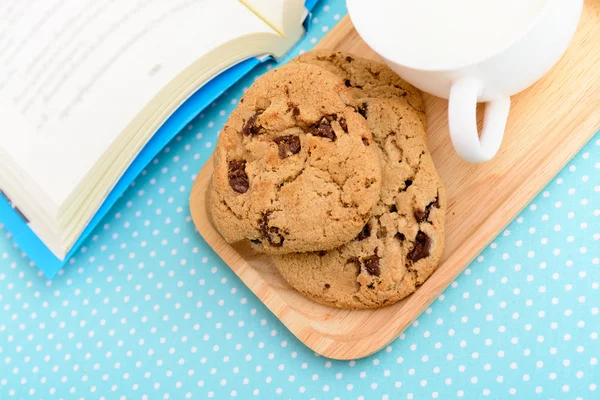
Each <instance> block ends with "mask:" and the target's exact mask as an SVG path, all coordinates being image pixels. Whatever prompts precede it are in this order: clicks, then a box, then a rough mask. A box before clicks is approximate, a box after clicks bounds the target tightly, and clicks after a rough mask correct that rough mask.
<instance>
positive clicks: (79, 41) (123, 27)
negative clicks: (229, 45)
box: [0, 0, 273, 205]
mask: <svg viewBox="0 0 600 400" xmlns="http://www.w3.org/2000/svg"><path fill="white" fill-rule="evenodd" d="M254 32H273V30H272V28H270V27H269V26H268V25H267V24H266V23H265V22H263V21H262V20H261V19H260V18H258V17H257V16H256V15H254V13H252V12H251V11H250V10H249V9H248V8H247V7H245V6H244V5H243V4H241V3H240V2H238V1H237V0H170V1H163V0H119V1H117V0H37V1H36V0H4V1H2V2H0V65H1V66H2V67H1V68H0V120H1V121H2V129H0V150H4V152H5V153H6V154H8V156H9V157H10V158H11V159H12V160H13V161H14V162H15V163H16V164H18V165H19V166H20V167H21V168H22V169H23V171H24V172H25V173H26V174H27V175H29V177H31V178H32V179H33V180H34V181H35V182H36V184H37V185H38V186H40V187H41V188H42V190H43V191H44V192H45V193H46V194H47V195H48V196H49V198H50V199H52V201H53V202H55V204H57V205H60V204H61V203H62V201H64V199H65V198H66V197H67V196H68V195H69V193H70V192H71V191H72V190H73V189H74V188H75V187H76V186H77V185H78V184H79V183H80V181H81V179H82V178H83V176H84V175H85V174H86V173H87V172H88V171H89V170H90V168H92V166H93V165H94V163H95V162H96V161H97V160H98V159H99V158H100V157H101V156H102V154H103V153H104V152H105V151H107V149H108V148H109V146H110V145H111V144H112V143H113V142H114V141H115V140H116V139H117V138H118V136H119V134H120V133H121V132H122V131H123V129H124V128H125V127H126V126H127V124H128V123H129V122H130V121H131V120H132V119H133V118H134V117H135V115H136V114H138V113H139V112H140V110H141V109H142V108H143V107H144V106H145V105H146V104H148V103H149V102H150V100H151V99H152V98H153V97H154V96H155V95H156V94H157V93H158V92H159V91H160V90H161V89H162V88H163V87H164V86H165V85H167V84H168V82H170V81H171V80H172V79H173V78H174V77H175V76H176V75H177V74H178V73H180V72H181V71H182V70H184V69H185V68H186V67H187V66H189V65H190V64H191V63H192V62H194V61H195V60H197V59H198V58H200V57H201V56H202V55H203V54H206V53H207V52H209V51H210V50H212V49H214V48H216V47H218V46H219V45H221V44H223V43H226V42H228V41H231V40H234V39H235V38H238V37H240V36H243V35H246V34H249V33H254ZM0 154H1V151H0Z"/></svg>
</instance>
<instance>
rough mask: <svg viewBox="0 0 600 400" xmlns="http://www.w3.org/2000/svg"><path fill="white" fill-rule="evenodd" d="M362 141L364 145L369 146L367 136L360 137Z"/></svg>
mask: <svg viewBox="0 0 600 400" xmlns="http://www.w3.org/2000/svg"><path fill="white" fill-rule="evenodd" d="M362 142H363V143H364V145H365V146H369V145H370V144H371V143H369V139H367V138H362Z"/></svg>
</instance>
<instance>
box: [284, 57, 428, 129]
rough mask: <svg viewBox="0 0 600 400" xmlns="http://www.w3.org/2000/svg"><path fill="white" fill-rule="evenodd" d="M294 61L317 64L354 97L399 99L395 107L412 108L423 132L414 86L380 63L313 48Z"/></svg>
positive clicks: (423, 118) (423, 120)
mask: <svg viewBox="0 0 600 400" xmlns="http://www.w3.org/2000/svg"><path fill="white" fill-rule="evenodd" d="M294 61H295V62H300V63H308V64H313V65H318V66H319V67H321V68H324V69H326V70H328V71H331V72H333V73H334V74H336V75H338V76H340V77H341V78H342V79H343V80H344V83H345V85H346V86H348V87H350V88H351V89H352V91H353V94H354V96H355V97H356V99H357V100H359V101H360V100H361V99H363V98H366V97H379V98H400V99H401V100H399V101H398V102H397V103H398V107H400V105H403V107H404V108H405V109H407V110H409V109H412V110H414V111H415V112H416V113H417V115H418V116H419V119H420V120H421V123H422V124H423V127H424V128H425V130H424V133H425V134H426V133H427V118H426V116H425V106H424V105H423V99H422V98H421V94H420V92H419V90H418V89H417V88H415V87H414V86H412V85H411V84H410V83H408V82H406V81H405V80H404V79H402V78H400V77H399V76H398V75H397V74H396V73H395V72H394V71H392V70H391V69H390V68H389V67H388V66H387V65H385V64H384V63H381V62H378V61H373V60H368V59H366V58H361V57H357V56H355V55H354V54H350V53H345V52H342V51H332V50H315V51H310V52H308V53H304V54H301V55H300V56H298V57H296V58H295V59H294Z"/></svg>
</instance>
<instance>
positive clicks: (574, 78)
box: [190, 0, 600, 359]
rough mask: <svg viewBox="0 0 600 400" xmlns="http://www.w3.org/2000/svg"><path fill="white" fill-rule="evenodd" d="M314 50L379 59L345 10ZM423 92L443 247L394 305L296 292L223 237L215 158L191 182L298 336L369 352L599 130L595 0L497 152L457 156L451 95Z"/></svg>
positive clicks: (336, 350) (319, 346) (340, 355)
mask: <svg viewBox="0 0 600 400" xmlns="http://www.w3.org/2000/svg"><path fill="white" fill-rule="evenodd" d="M317 48H322V49H338V50H345V51H349V52H352V53H355V54H357V55H360V56H362V57H367V58H373V59H377V58H378V57H377V55H376V54H375V53H374V52H373V51H372V50H371V49H370V48H369V47H368V46H367V45H366V44H365V43H364V42H363V41H362V40H361V39H360V37H359V36H358V34H357V33H356V31H355V30H354V28H353V27H352V24H351V22H350V20H349V19H348V17H346V18H344V19H343V20H342V21H340V23H339V24H338V25H337V26H336V27H335V28H334V29H333V30H332V31H331V32H330V33H329V34H328V35H327V36H326V37H325V38H324V39H323V40H322V41H321V42H320V43H319V45H318V46H317ZM424 100H425V105H426V111H427V116H428V119H429V120H428V124H429V129H428V146H429V150H430V151H431V153H432V156H433V160H434V162H435V164H436V166H437V169H438V171H439V173H440V175H441V177H442V179H443V180H444V182H445V184H446V187H447V191H448V196H449V208H448V217H447V227H446V247H445V251H444V254H443V256H442V259H441V262H440V266H439V268H438V269H437V271H436V272H435V273H434V274H433V275H432V276H431V278H430V279H429V280H427V281H426V282H425V283H424V284H423V285H422V286H421V287H420V288H418V290H417V291H416V293H414V294H413V295H411V296H409V297H408V298H406V299H405V300H403V301H401V302H399V303H397V304H395V305H393V306H390V307H385V308H382V309H379V310H368V311H347V310H338V309H334V308H330V307H327V306H323V305H319V304H316V303H314V302H312V301H310V300H308V299H306V298H304V297H302V296H301V295H299V294H298V293H297V292H295V291H294V290H293V289H291V288H290V287H289V285H287V284H286V283H285V281H283V279H282V278H281V277H280V276H279V274H278V273H277V271H276V270H275V268H274V266H273V265H272V263H271V261H270V259H269V257H268V256H264V255H260V254H256V253H254V252H252V251H251V250H250V249H249V247H248V246H245V245H243V244H238V245H235V246H231V245H229V244H227V243H225V241H224V240H223V239H222V238H221V237H220V235H219V234H218V233H217V232H216V231H215V229H214V228H213V227H212V225H211V224H210V222H209V217H208V214H207V212H206V208H205V196H206V193H207V187H208V185H209V183H210V178H211V174H212V171H213V167H212V158H210V159H209V160H208V161H207V163H206V165H205V166H204V167H203V169H202V170H201V171H200V173H199V174H198V177H197V179H196V182H195V184H194V187H193V189H192V193H191V198H190V205H191V212H192V218H193V220H194V223H195V224H196V227H197V229H198V231H199V232H200V234H201V235H202V237H203V238H204V240H205V241H206V242H207V243H208V244H209V245H210V246H211V247H212V248H213V249H214V250H215V251H216V252H217V253H218V254H219V255H220V256H221V257H222V259H223V260H224V261H225V262H226V263H227V264H228V265H229V266H230V267H231V269H232V270H233V271H234V272H235V273H236V274H237V275H238V276H239V277H240V278H241V279H242V281H243V282H244V283H245V284H246V285H247V286H248V287H249V288H250V289H251V290H252V291H253V292H254V293H255V294H256V296H258V298H259V299H260V300H261V301H263V302H264V304H265V305H266V306H267V307H268V308H269V309H270V310H271V311H272V312H273V313H274V314H275V315H276V316H277V317H278V318H279V319H280V320H281V321H282V322H283V323H284V324H285V326H287V327H288V329H289V330H290V331H291V332H292V333H293V334H294V335H296V337H298V339H300V340H301V341H302V342H303V343H305V344H306V345H307V346H308V347H310V348H311V349H313V350H314V351H316V352H317V353H319V354H322V355H324V356H326V357H330V358H336V359H355V358H360V357H365V356H367V355H369V354H372V353H374V352H376V351H377V350H379V349H381V348H382V347H384V346H385V345H386V344H388V343H389V342H391V341H392V340H394V339H395V338H396V337H397V336H398V335H399V334H400V333H401V332H402V331H403V330H404V329H405V328H406V327H407V326H408V325H409V324H410V323H411V322H412V321H413V320H414V319H415V318H417V317H418V316H419V314H420V313H421V312H422V311H423V310H424V309H425V308H426V307H427V306H428V305H429V304H430V303H431V302H432V301H433V300H435V298H436V297H437V296H438V295H439V294H440V293H441V292H442V291H443V290H444V288H446V286H448V285H449V284H450V283H451V282H452V281H453V280H454V279H455V278H456V276H457V275H458V274H460V272H461V271H462V270H463V269H464V268H465V267H466V266H467V265H468V264H469V262H470V261H471V260H472V259H474V258H475V257H476V256H477V254H478V253H479V252H480V251H481V250H482V249H483V248H484V247H485V246H486V245H487V244H488V243H489V242H490V241H491V240H492V239H493V238H494V237H495V236H496V235H497V234H498V233H499V232H500V231H501V230H502V228H503V227H505V226H506V225H507V224H508V223H509V222H510V221H511V220H512V219H513V218H514V217H515V216H516V215H517V214H518V213H519V212H520V211H521V209H522V208H523V207H525V206H526V205H527V204H528V203H529V202H530V201H531V199H532V198H533V197H534V196H535V195H536V194H537V193H538V192H539V191H540V190H541V189H542V188H543V187H544V186H545V185H546V183H547V182H548V181H549V180H550V179H552V177H553V176H554V175H555V174H556V173H557V172H558V171H559V170H560V169H561V168H562V167H563V166H564V165H565V164H566V163H567V162H568V160H570V159H571V158H572V157H573V156H574V155H575V154H576V153H577V152H578V150H579V149H580V148H581V147H582V146H583V145H584V144H585V143H586V142H587V141H588V140H589V139H590V138H591V137H592V136H593V134H594V133H595V132H596V131H597V130H598V129H600V1H596V0H589V1H586V4H585V8H584V13H583V15H582V18H581V21H580V24H579V29H578V32H577V33H576V35H575V38H574V39H573V42H572V43H571V46H570V48H569V50H568V51H567V53H566V54H565V56H564V57H563V58H562V59H561V61H560V62H559V63H558V64H557V65H556V66H555V67H554V68H553V69H552V70H551V71H550V72H549V73H548V74H547V75H546V76H545V77H544V78H542V79H541V80H540V81H538V82H537V83H536V84H535V85H533V86H532V87H531V88H529V89H527V90H525V91H524V92H522V93H519V94H518V95H515V96H513V97H512V107H511V112H510V116H509V120H508V124H507V130H506V135H505V138H504V142H503V144H502V148H501V149H500V151H499V153H498V155H497V156H496V157H495V158H494V159H493V160H491V161H489V162H487V163H483V164H469V163H467V162H465V161H463V160H462V159H460V158H459V157H458V156H457V155H456V153H455V152H454V151H453V149H452V144H451V142H450V137H449V134H448V121H447V111H448V109H447V101H446V100H442V99H439V98H435V97H433V96H429V95H426V94H425V95H424ZM479 111H481V110H479ZM481 114H482V113H481V112H479V113H478V115H479V116H480V117H481ZM479 124H480V127H481V118H480V120H479ZM198 240H201V239H200V238H198Z"/></svg>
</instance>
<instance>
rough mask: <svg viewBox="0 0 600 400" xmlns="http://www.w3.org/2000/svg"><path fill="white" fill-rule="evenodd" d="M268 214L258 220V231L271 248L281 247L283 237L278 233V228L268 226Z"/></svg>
mask: <svg viewBox="0 0 600 400" xmlns="http://www.w3.org/2000/svg"><path fill="white" fill-rule="evenodd" d="M269 216H270V213H268V212H266V213H263V215H262V218H261V220H260V231H261V233H262V235H263V237H264V238H265V239H266V240H267V242H268V243H269V244H270V245H271V246H273V247H281V246H283V241H284V237H283V235H282V234H281V233H279V232H280V230H279V228H277V227H275V226H269Z"/></svg>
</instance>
